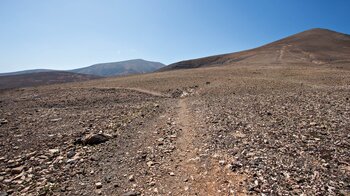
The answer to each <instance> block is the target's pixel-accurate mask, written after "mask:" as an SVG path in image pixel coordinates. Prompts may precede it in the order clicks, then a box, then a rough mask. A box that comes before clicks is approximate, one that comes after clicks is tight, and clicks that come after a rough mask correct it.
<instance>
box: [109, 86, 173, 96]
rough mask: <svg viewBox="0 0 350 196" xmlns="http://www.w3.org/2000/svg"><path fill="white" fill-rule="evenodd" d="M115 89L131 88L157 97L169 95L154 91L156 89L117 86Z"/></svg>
mask: <svg viewBox="0 0 350 196" xmlns="http://www.w3.org/2000/svg"><path fill="white" fill-rule="evenodd" d="M116 89H127V90H133V91H138V92H141V93H146V94H149V95H153V96H157V97H170V96H169V95H166V94H162V93H160V92H156V91H151V90H147V89H140V88H119V87H117V88H116Z"/></svg>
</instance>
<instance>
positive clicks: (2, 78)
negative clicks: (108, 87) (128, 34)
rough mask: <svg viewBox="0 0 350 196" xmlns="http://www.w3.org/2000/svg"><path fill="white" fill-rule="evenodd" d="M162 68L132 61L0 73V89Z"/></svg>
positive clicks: (160, 65)
mask: <svg viewBox="0 0 350 196" xmlns="http://www.w3.org/2000/svg"><path fill="white" fill-rule="evenodd" d="M164 66H165V65H164V64H162V63H159V62H152V61H145V60H142V59H133V60H128V61H121V62H113V63H101V64H95V65H91V66H88V67H83V68H79V69H73V70H67V71H59V70H51V69H32V70H24V71H18V72H11V73H1V74H0V89H9V88H21V87H31V86H39V85H46V84H57V83H65V82H78V81H86V80H92V79H98V78H102V77H110V76H121V75H129V74H141V73H149V72H153V71H155V70H157V69H159V68H161V67H164Z"/></svg>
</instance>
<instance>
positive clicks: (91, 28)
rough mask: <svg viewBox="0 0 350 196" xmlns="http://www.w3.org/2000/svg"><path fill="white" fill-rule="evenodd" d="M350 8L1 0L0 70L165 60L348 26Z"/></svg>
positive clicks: (323, 0) (304, 1) (321, 2)
mask: <svg viewBox="0 0 350 196" xmlns="http://www.w3.org/2000/svg"><path fill="white" fill-rule="evenodd" d="M349 10H350V1H349V0H227V1H225V0H30V1H29V0H1V1H0V72H10V71H18V70H24V69H35V68H50V69H62V70H63V69H72V68H78V67H84V66H88V65H91V64H94V63H102V62H113V61H121V60H128V59H134V58H142V59H146V60H152V61H160V62H162V63H165V64H170V63H173V62H176V61H180V60H185V59H191V58H198V57H204V56H209V55H215V54H221V53H229V52H235V51H240V50H244V49H249V48H254V47H257V46H260V45H262V44H265V43H268V42H271V41H274V40H276V39H280V38H283V37H285V36H288V35H291V34H294V33H298V32H300V31H304V30H307V29H310V28H315V27H321V28H328V29H332V30H335V31H339V32H343V33H347V34H350V11H349Z"/></svg>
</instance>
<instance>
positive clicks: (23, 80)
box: [0, 71, 101, 89]
mask: <svg viewBox="0 0 350 196" xmlns="http://www.w3.org/2000/svg"><path fill="white" fill-rule="evenodd" d="M97 78H101V77H99V76H93V75H86V74H77V73H70V72H64V71H50V72H38V73H26V74H20V75H7V76H1V77H0V89H10V88H21V87H30V86H39V85H47V84H57V83H66V82H79V81H86V80H91V79H97Z"/></svg>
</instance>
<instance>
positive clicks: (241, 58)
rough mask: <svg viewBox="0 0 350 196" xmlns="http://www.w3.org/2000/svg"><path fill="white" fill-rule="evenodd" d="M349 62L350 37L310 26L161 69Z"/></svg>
mask: <svg viewBox="0 0 350 196" xmlns="http://www.w3.org/2000/svg"><path fill="white" fill-rule="evenodd" d="M238 63H239V64H286V63H288V64H294V63H307V64H329V63H331V64H339V63H342V64H343V63H345V64H347V65H348V64H350V36H349V35H347V34H342V33H338V32H335V31H331V30H327V29H319V28H318V29H311V30H308V31H304V32H301V33H298V34H295V35H292V36H289V37H287V38H284V39H281V40H278V41H275V42H272V43H270V44H267V45H264V46H261V47H258V48H255V49H251V50H246V51H242V52H236V53H230V54H223V55H216V56H210V57H205V58H199V59H193V60H187V61H181V62H178V63H174V64H171V65H169V66H167V67H164V68H162V69H160V71H166V70H174V69H188V68H198V67H208V66H220V65H231V64H238Z"/></svg>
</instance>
